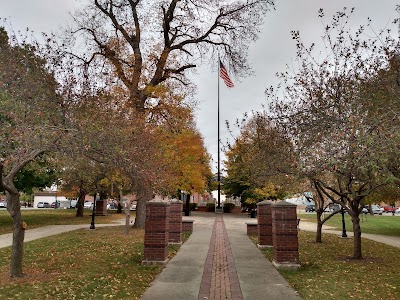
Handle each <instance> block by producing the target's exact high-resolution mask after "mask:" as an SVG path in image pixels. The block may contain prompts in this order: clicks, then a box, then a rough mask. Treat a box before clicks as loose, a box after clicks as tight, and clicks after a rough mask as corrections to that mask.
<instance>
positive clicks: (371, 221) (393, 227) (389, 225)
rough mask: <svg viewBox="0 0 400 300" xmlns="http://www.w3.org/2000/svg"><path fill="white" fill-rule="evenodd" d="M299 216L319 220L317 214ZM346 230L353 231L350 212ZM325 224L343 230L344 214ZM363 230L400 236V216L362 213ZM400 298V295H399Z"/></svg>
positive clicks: (306, 219) (312, 220)
mask: <svg viewBox="0 0 400 300" xmlns="http://www.w3.org/2000/svg"><path fill="white" fill-rule="evenodd" d="M298 217H299V218H300V219H302V220H304V221H307V222H315V223H316V222H317V215H316V214H315V213H313V214H298ZM345 223H346V230H347V231H351V232H352V231H353V224H352V222H351V218H350V216H349V215H348V214H345ZM324 225H329V226H333V227H335V228H336V229H337V230H342V216H341V215H340V214H337V215H335V216H333V217H332V218H331V219H329V220H328V221H327V222H326V223H324ZM360 225H361V231H362V232H364V233H373V234H382V235H392V236H400V217H399V216H392V215H391V214H389V215H382V216H378V215H374V216H371V215H364V214H363V215H360ZM399 298H400V297H399Z"/></svg>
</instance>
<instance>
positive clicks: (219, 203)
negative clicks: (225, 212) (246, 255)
mask: <svg viewBox="0 0 400 300" xmlns="http://www.w3.org/2000/svg"><path fill="white" fill-rule="evenodd" d="M219 73H220V59H219V56H218V73H217V76H218V112H217V114H218V206H217V208H221V172H220V164H221V162H220V154H219V140H220V139H219V77H220V74H219Z"/></svg>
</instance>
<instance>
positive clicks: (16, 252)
mask: <svg viewBox="0 0 400 300" xmlns="http://www.w3.org/2000/svg"><path fill="white" fill-rule="evenodd" d="M6 200H7V210H8V211H9V213H10V215H11V217H12V219H13V243H12V253H11V264H10V275H11V277H22V276H23V273H22V257H23V254H24V238H25V228H24V226H23V222H22V215H21V207H20V203H19V193H12V194H10V193H9V192H6Z"/></svg>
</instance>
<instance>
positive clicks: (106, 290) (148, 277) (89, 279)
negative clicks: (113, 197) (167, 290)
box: [0, 226, 188, 300]
mask: <svg viewBox="0 0 400 300" xmlns="http://www.w3.org/2000/svg"><path fill="white" fill-rule="evenodd" d="M187 238H188V234H185V236H184V240H186V239H187ZM143 239H144V231H143V230H141V229H130V232H129V235H125V234H123V226H119V227H107V228H98V229H96V230H93V231H92V230H88V229H85V230H77V231H73V232H69V233H65V234H60V235H57V236H53V237H48V238H45V239H40V240H36V241H32V242H29V243H26V244H25V255H24V273H25V274H27V275H26V276H25V277H23V278H21V279H11V278H10V277H9V260H10V247H9V248H5V249H0V299H32V300H33V299H138V298H140V296H141V295H142V294H143V293H144V291H145V290H146V288H147V287H148V286H149V285H150V283H151V282H152V281H153V279H154V277H155V276H156V275H157V274H158V273H159V272H161V270H162V268H163V267H162V266H155V265H152V266H148V265H145V266H144V265H142V264H141V261H142V259H143V249H144V248H143ZM178 249H179V246H177V245H174V246H171V247H170V248H169V252H170V256H173V255H174V254H175V253H176V251H177V250H178Z"/></svg>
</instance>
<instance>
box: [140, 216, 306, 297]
mask: <svg viewBox="0 0 400 300" xmlns="http://www.w3.org/2000/svg"><path fill="white" fill-rule="evenodd" d="M217 216H218V215H217ZM185 218H186V219H191V220H194V221H195V222H194V230H193V233H192V235H191V236H190V238H189V239H188V240H187V241H186V242H185V243H184V244H183V245H182V247H181V248H180V250H179V252H178V253H177V255H176V256H175V257H174V258H173V259H172V260H171V261H170V262H168V264H167V265H166V267H165V269H164V270H163V271H162V272H161V273H160V274H159V275H158V276H157V277H156V279H155V280H154V281H153V283H152V286H151V287H150V288H149V289H148V290H147V291H146V292H145V294H144V295H143V297H142V298H141V300H167V299H168V300H170V299H174V300H203V299H208V300H210V299H218V300H219V299H232V300H233V299H235V300H236V299H237V300H239V299H244V300H264V299H269V300H278V299H279V300H281V299H288V300H291V299H293V300H295V299H301V298H300V297H299V296H298V295H297V293H296V292H295V291H294V290H293V289H292V288H291V287H290V286H289V284H288V283H287V282H286V280H285V279H284V278H283V277H282V276H281V275H280V274H279V272H278V271H277V270H276V269H275V267H274V266H273V265H272V264H271V263H270V262H269V261H268V260H267V259H266V258H265V257H264V256H263V255H262V253H261V252H260V250H259V249H258V248H257V247H256V246H255V245H254V243H252V242H251V241H250V240H249V238H248V237H247V234H246V224H245V223H246V222H247V221H248V218H247V216H242V215H233V214H232V215H230V214H225V215H223V219H221V220H219V219H217V222H216V223H217V224H215V223H214V221H215V220H216V215H215V214H204V213H203V214H201V213H198V214H193V216H191V217H184V219H185ZM217 218H222V216H219V217H217ZM221 221H222V222H221ZM218 223H219V224H218ZM222 224H224V227H223V226H222ZM213 229H214V231H213ZM217 239H218V241H219V242H218V241H217ZM221 240H223V241H221ZM210 255H211V256H210ZM224 255H225V256H224ZM210 257H211V258H212V259H211V262H212V263H210ZM235 275H236V278H237V279H238V282H236V280H237V279H235ZM217 277H218V278H219V281H218V282H217V280H216V279H215V278H217ZM204 278H205V282H202V279H204ZM227 283H229V284H230V287H228V286H227ZM221 285H223V287H221ZM218 289H219V291H218ZM222 290H224V291H225V293H224V294H222V293H221V291H222Z"/></svg>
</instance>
